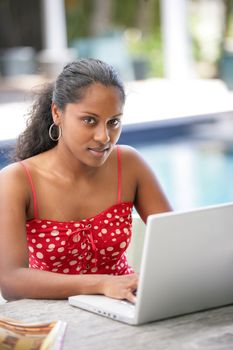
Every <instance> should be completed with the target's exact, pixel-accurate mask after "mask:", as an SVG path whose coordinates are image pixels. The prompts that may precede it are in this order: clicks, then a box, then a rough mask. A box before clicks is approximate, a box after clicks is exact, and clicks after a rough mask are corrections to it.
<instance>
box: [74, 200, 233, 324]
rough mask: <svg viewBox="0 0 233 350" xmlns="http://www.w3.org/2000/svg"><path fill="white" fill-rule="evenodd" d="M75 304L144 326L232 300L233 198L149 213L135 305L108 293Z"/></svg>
mask: <svg viewBox="0 0 233 350" xmlns="http://www.w3.org/2000/svg"><path fill="white" fill-rule="evenodd" d="M68 300H69V303H70V305H73V306H76V307H78V308H81V309H84V310H88V311H91V312H94V313H96V314H99V315H102V316H106V317H110V318H112V319H114V320H117V321H121V322H124V323H127V324H131V325H139V324H143V323H147V322H151V321H157V320H161V319H165V318H170V317H174V316H178V315H184V314H187V313H193V312H196V311H200V310H206V309H210V308H215V307H220V306H223V305H228V304H232V303H233V203H228V204H221V205H215V206H209V207H203V208H198V209H193V210H188V211H183V212H169V213H163V214H155V215H151V216H149V217H148V220H147V226H146V232H145V241H144V246H143V254H142V263H141V268H140V275H139V284H138V289H137V301H136V303H135V304H132V303H130V302H127V301H125V300H116V299H112V298H108V297H105V296H103V295H77V296H71V297H69V299H68Z"/></svg>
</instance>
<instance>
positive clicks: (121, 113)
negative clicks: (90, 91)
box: [82, 111, 123, 118]
mask: <svg viewBox="0 0 233 350" xmlns="http://www.w3.org/2000/svg"><path fill="white" fill-rule="evenodd" d="M82 113H85V114H89V115H91V116H93V117H97V118H100V116H99V115H98V114H96V113H93V112H88V111H82ZM122 115H123V112H120V113H118V114H115V115H113V116H112V117H109V118H116V117H121V116H122Z"/></svg>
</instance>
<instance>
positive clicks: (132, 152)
mask: <svg viewBox="0 0 233 350" xmlns="http://www.w3.org/2000/svg"><path fill="white" fill-rule="evenodd" d="M119 147H120V153H121V156H122V157H121V158H122V160H123V161H127V162H130V164H131V165H132V162H133V163H135V164H141V163H143V162H144V160H143V157H142V156H141V154H140V153H139V152H138V151H137V150H136V149H135V148H134V147H132V146H128V145H119Z"/></svg>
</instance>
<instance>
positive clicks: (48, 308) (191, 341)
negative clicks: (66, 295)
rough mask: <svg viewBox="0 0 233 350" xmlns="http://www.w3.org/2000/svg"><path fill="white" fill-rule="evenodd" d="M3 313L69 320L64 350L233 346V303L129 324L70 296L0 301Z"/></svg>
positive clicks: (188, 349)
mask: <svg viewBox="0 0 233 350" xmlns="http://www.w3.org/2000/svg"><path fill="white" fill-rule="evenodd" d="M0 314H1V316H5V317H10V318H16V319H20V320H23V321H28V322H31V321H34V322H35V321H51V320H63V321H66V322H68V326H67V331H66V336H65V340H64V345H63V350H71V349H72V350H73V349H78V350H83V349H88V350H92V349H95V350H100V349H101V350H102V349H103V348H104V349H111V350H120V349H123V348H124V349H127V350H139V349H140V350H141V349H143V350H144V349H147V350H150V349H151V350H152V349H153V350H164V349H166V350H178V349H179V350H192V349H196V350H207V349H208V350H210V349H211V350H215V349H216V350H223V349H224V350H226V349H232V348H233V306H227V307H223V308H218V309H213V310H208V311H204V312H198V313H194V314H190V315H185V316H179V317H175V318H172V319H167V320H163V321H159V322H158V321H157V322H153V323H148V324H145V325H141V326H129V325H126V324H123V323H120V322H117V321H114V320H111V319H108V318H105V317H102V316H99V315H95V314H92V313H89V312H87V311H83V310H80V309H78V308H75V307H72V306H70V305H69V304H68V301H67V300H29V299H24V300H19V301H11V302H8V303H6V304H3V305H0Z"/></svg>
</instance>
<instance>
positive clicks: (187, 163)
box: [0, 139, 233, 210]
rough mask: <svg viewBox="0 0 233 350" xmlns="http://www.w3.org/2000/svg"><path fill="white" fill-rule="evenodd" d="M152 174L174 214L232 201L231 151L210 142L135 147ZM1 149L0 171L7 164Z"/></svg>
mask: <svg viewBox="0 0 233 350" xmlns="http://www.w3.org/2000/svg"><path fill="white" fill-rule="evenodd" d="M134 147H135V148H136V149H137V150H138V151H139V152H140V153H141V154H142V156H143V157H144V159H145V160H146V161H147V162H148V163H149V164H150V166H151V167H152V169H153V170H154V172H155V174H156V176H157V178H158V180H159V182H160V184H161V186H162V188H163V190H164V192H165V194H166V196H167V198H168V199H169V201H170V203H171V205H172V207H173V208H174V209H175V210H183V209H184V210H185V209H188V208H195V207H200V206H206V205H213V204H219V203H226V202H231V201H233V150H232V152H230V151H229V150H228V151H227V152H226V151H225V150H224V147H223V146H222V145H218V144H216V143H213V142H195V141H194V142H191V141H190V140H188V139H186V140H183V141H177V140H176V141H173V142H166V143H160V144H158V143H149V144H146V143H144V144H139V145H134ZM8 156H9V155H8V149H7V148H2V149H0V168H2V167H3V166H5V165H7V164H9V163H10V160H9V158H8Z"/></svg>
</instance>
